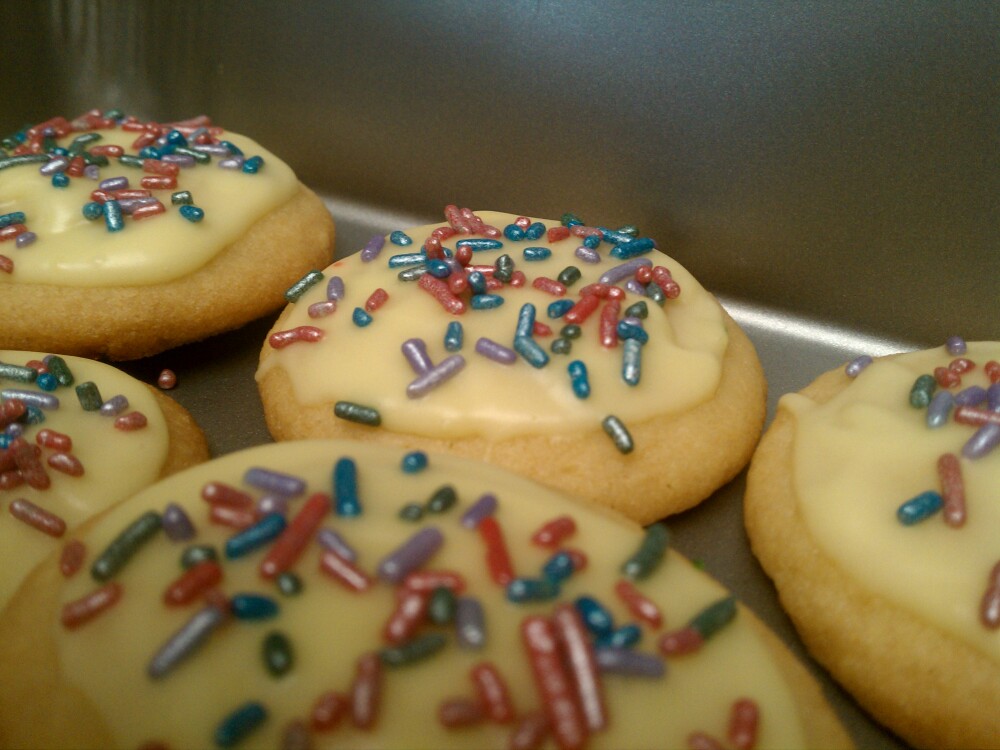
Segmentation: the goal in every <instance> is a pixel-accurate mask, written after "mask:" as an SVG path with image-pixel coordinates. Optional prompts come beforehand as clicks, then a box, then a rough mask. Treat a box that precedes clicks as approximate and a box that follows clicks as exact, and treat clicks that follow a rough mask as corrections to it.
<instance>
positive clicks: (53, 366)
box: [45, 354, 73, 386]
mask: <svg viewBox="0 0 1000 750" xmlns="http://www.w3.org/2000/svg"><path fill="white" fill-rule="evenodd" d="M45 364H46V366H47V367H48V368H49V372H50V373H51V374H52V375H55V376H56V381H58V383H59V385H62V386H70V385H73V373H72V372H70V369H69V366H68V365H67V364H66V360H64V359H63V358H62V357H59V356H56V355H54V354H53V355H51V356H48V357H46V358H45Z"/></svg>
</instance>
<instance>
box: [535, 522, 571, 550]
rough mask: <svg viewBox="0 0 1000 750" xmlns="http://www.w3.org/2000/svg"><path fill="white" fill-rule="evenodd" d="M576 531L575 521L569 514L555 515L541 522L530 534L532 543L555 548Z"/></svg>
mask: <svg viewBox="0 0 1000 750" xmlns="http://www.w3.org/2000/svg"><path fill="white" fill-rule="evenodd" d="M574 533H576V521H574V520H573V518H572V517H570V516H557V517H556V518H553V519H551V520H549V521H546V522H545V523H544V524H542V525H541V526H540V527H539V528H538V529H537V530H536V531H535V532H534V533H533V534H532V535H531V542H532V544H537V545H538V546H540V547H549V548H555V547H558V546H559V545H560V544H562V543H563V541H565V540H566V539H568V538H569V537H570V536H572V535H573V534H574Z"/></svg>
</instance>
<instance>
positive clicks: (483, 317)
mask: <svg viewBox="0 0 1000 750" xmlns="http://www.w3.org/2000/svg"><path fill="white" fill-rule="evenodd" d="M477 215H478V216H479V217H480V218H481V219H482V220H483V221H484V222H485V223H486V224H487V225H492V226H494V227H496V228H498V229H503V228H504V227H506V226H507V225H510V224H511V223H513V222H515V220H516V219H517V218H518V217H517V216H515V215H512V214H503V213H496V212H478V213H477ZM529 220H530V221H531V222H533V223H534V222H539V223H541V224H543V225H544V227H545V230H546V232H547V231H548V230H549V229H551V228H553V227H559V226H560V222H558V221H548V220H541V219H534V218H531V219H529ZM446 226H448V225H447V224H431V225H427V226H421V227H417V228H414V229H409V230H406V232H405V233H404V234H405V236H406V237H407V238H409V239H410V240H411V241H412V244H409V245H398V244H394V243H393V242H392V239H391V238H392V235H388V236H387V238H386V241H385V244H384V246H383V248H382V250H381V254H380V255H379V256H378V257H377V258H375V259H374V260H370V261H367V262H366V261H365V260H363V258H362V254H361V253H356V254H354V255H351V256H349V257H347V258H344V259H341V260H338V261H336V262H334V263H333V264H332V265H331V266H329V267H328V268H326V269H325V270H324V271H323V279H322V280H321V281H319V282H318V283H315V284H314V285H313V286H311V287H310V288H309V289H308V290H307V291H306V292H305V293H304V294H303V295H302V296H301V297H300V298H299V299H298V300H297V301H296V302H295V303H294V304H293V305H290V306H289V308H288V309H287V310H286V312H285V313H284V314H283V316H282V317H281V318H280V319H279V321H278V323H277V324H276V326H275V332H279V331H288V330H292V329H295V328H297V327H302V326H311V327H312V328H314V329H318V330H319V331H321V332H322V334H321V335H322V338H321V339H320V340H318V341H314V342H309V341H298V342H295V343H292V344H289V345H287V346H284V347H282V348H279V349H274V348H273V347H271V346H270V345H265V347H264V351H263V352H262V355H261V364H260V368H259V370H258V378H260V377H263V376H264V375H265V374H266V373H267V372H269V371H270V370H272V369H274V368H280V369H282V370H283V371H284V372H285V373H287V375H288V376H289V379H290V380H291V384H292V388H293V391H294V394H295V398H296V400H297V401H298V402H299V403H300V404H304V405H316V404H326V403H332V402H335V401H341V400H342V401H348V402H354V403H359V404H363V405H365V406H368V407H371V408H374V409H376V410H377V411H378V413H379V414H380V416H381V423H382V427H383V428H384V429H389V430H392V431H399V432H407V433H413V434H417V435H442V434H444V435H448V436H454V437H461V436H468V435H478V436H494V437H505V436H510V435H518V434H546V433H549V434H551V433H557V432H566V431H574V430H578V429H593V428H595V427H596V426H597V425H599V424H600V422H601V420H603V419H604V418H605V417H606V416H608V415H609V414H614V415H615V416H617V417H618V418H619V419H620V420H622V421H623V422H624V423H625V424H626V425H627V424H628V423H629V422H630V421H637V420H643V419H648V418H649V417H650V416H652V415H670V414H676V413H679V412H682V411H684V410H687V409H690V408H691V407H693V406H696V405H698V404H699V403H702V402H704V401H706V400H708V399H710V398H711V397H712V395H713V394H714V393H715V390H716V388H717V387H718V384H719V380H720V375H721V362H722V357H723V355H724V353H725V350H726V346H727V343H728V337H727V334H726V331H725V327H724V321H723V312H722V310H721V308H720V307H719V305H718V303H717V302H716V301H715V299H714V298H713V297H712V296H711V295H710V294H709V293H708V292H707V291H705V289H704V288H703V287H702V286H701V285H700V284H699V283H698V282H697V280H696V279H695V278H694V277H693V276H692V275H691V274H690V273H689V272H688V271H687V270H685V269H684V268H683V267H682V266H681V265H680V264H679V263H678V262H677V261H676V260H674V259H672V258H670V257H668V256H667V255H665V254H663V253H661V252H659V251H658V250H655V249H654V250H652V251H651V252H650V253H648V254H646V255H642V256H639V257H640V258H642V259H644V262H646V263H647V264H648V265H650V266H662V267H665V268H666V269H668V270H669V272H670V274H671V275H672V277H673V279H674V280H675V281H676V282H677V283H678V284H679V286H680V289H681V292H680V295H679V296H678V297H676V298H674V299H667V300H666V301H665V303H664V304H662V306H661V305H660V304H657V303H656V302H654V301H653V300H652V299H651V298H649V297H647V296H644V293H643V290H642V289H641V288H637V287H635V286H634V285H626V282H627V281H628V280H629V279H630V278H631V277H628V279H622V280H619V281H616V282H614V283H613V285H617V286H618V288H619V290H621V291H624V295H623V297H622V298H621V299H620V302H619V313H618V314H617V316H616V322H617V320H620V319H622V318H624V317H625V311H626V310H627V309H628V308H629V307H630V306H631V305H633V304H634V303H636V302H640V301H644V302H645V303H646V308H647V311H648V317H646V318H645V319H643V320H641V322H640V325H641V327H642V328H643V329H644V330H645V332H646V334H647V335H648V342H647V343H645V344H644V345H643V346H642V347H641V355H640V356H641V363H640V378H639V382H638V383H637V384H634V385H630V384H629V383H627V382H626V381H625V379H624V377H623V357H624V355H623V352H624V350H625V345H624V343H623V341H622V340H619V341H617V343H615V344H614V345H612V346H611V347H607V346H604V345H603V344H602V343H601V341H600V325H601V323H600V318H601V314H602V309H603V305H604V304H605V303H606V302H607V300H606V299H602V300H601V302H600V306H599V307H598V308H597V310H596V311H595V312H593V314H591V315H590V316H589V317H588V318H587V319H586V320H585V321H584V322H583V323H582V324H581V326H580V327H581V329H582V330H581V335H580V337H579V338H577V339H573V340H572V341H571V344H570V346H571V350H570V352H569V353H567V354H556V353H552V351H551V349H550V347H551V345H552V342H553V341H554V340H555V339H556V338H558V337H560V331H561V329H562V328H563V326H564V325H566V321H565V319H563V318H561V317H550V315H549V313H548V310H549V305H550V304H551V303H553V302H557V301H560V300H563V301H564V300H570V301H579V300H580V299H581V298H582V295H581V293H580V291H579V290H581V289H583V288H584V287H586V286H588V285H591V284H593V283H595V282H597V281H598V280H599V279H600V277H601V276H602V275H603V274H605V273H607V272H608V271H611V270H612V269H614V268H615V267H617V266H618V265H620V264H621V263H623V262H627V261H625V260H616V259H615V258H614V257H612V256H611V254H610V249H611V248H612V247H613V243H610V242H604V243H602V244H601V246H600V247H599V248H598V249H597V251H595V253H594V254H593V257H596V259H597V262H584V261H583V260H581V259H580V258H579V257H577V256H576V254H575V251H576V249H577V248H578V247H580V246H581V244H582V239H581V237H578V236H573V235H571V236H569V237H566V238H564V239H557V240H556V241H549V239H548V237H547V235H543V236H541V237H540V238H539V239H537V240H519V241H512V240H509V239H507V238H505V237H501V238H500V241H501V242H502V243H503V245H502V247H500V248H498V249H490V250H480V251H476V252H474V253H473V255H472V259H471V266H483V265H487V266H493V265H495V264H496V263H497V261H498V258H500V257H501V256H503V255H504V254H506V255H508V256H509V257H510V258H511V259H512V260H513V262H514V267H515V270H516V271H520V272H523V274H524V283H523V285H521V286H514V285H512V284H506V285H504V286H503V287H502V288H501V289H499V290H491V291H490V292H489V293H491V294H495V295H496V296H498V297H500V298H501V299H502V303H501V304H500V305H499V306H498V307H494V308H492V309H472V307H471V300H472V297H471V295H470V293H469V292H463V293H461V294H460V295H459V297H460V298H461V299H462V300H463V301H464V302H465V303H466V305H467V307H469V309H467V310H466V311H465V312H464V313H463V314H458V315H452V314H450V313H449V312H447V311H445V309H444V308H443V307H442V305H441V304H440V303H439V302H438V300H436V299H435V298H434V297H433V296H432V295H431V294H429V293H428V292H427V291H426V290H424V289H422V288H420V286H419V284H418V282H417V281H402V280H400V278H399V272H400V271H401V270H405V267H397V266H393V265H392V262H391V261H390V259H391V258H393V257H394V256H396V255H403V254H407V253H416V252H419V251H420V249H421V246H422V244H423V243H424V241H425V240H426V239H427V238H428V237H429V236H430V235H431V233H432V232H433V231H434V230H435V229H437V228H439V227H446ZM473 238H474V237H473ZM463 239H470V235H467V234H459V235H456V236H454V237H450V238H448V239H445V240H444V241H443V242H442V244H443V245H444V247H445V248H449V249H450V250H454V249H455V248H456V247H457V243H459V242H460V241H461V240H463ZM527 248H542V249H543V250H545V251H551V254H550V255H548V257H545V258H543V259H539V260H528V259H527V257H528V255H527V254H526V249H527ZM543 254H544V253H543ZM471 266H470V267H471ZM569 266H573V267H575V268H577V269H578V270H579V271H580V274H581V275H580V278H579V280H578V281H575V282H572V283H571V284H568V285H567V290H566V293H565V295H563V296H555V295H553V294H551V293H548V292H545V291H542V290H540V289H539V288H536V287H535V285H534V284H535V281H536V280H537V279H539V278H544V279H550V280H555V279H558V278H559V276H560V273H561V272H562V271H563V270H564V269H566V268H567V267H569ZM334 277H339V278H340V279H341V280H342V281H343V284H344V294H343V297H342V298H339V299H337V300H336V310H335V311H334V312H332V313H331V314H328V315H326V316H324V317H310V314H309V308H310V306H312V305H314V304H316V303H321V302H324V301H326V300H327V286H328V284H329V283H330V279H332V278H334ZM378 289H382V290H384V291H385V292H386V293H387V298H386V299H385V301H384V302H383V303H382V304H381V306H379V307H378V308H377V309H375V310H374V311H372V312H370V314H369V315H370V318H371V320H370V322H369V323H368V324H367V325H364V326H359V325H357V324H356V323H355V321H354V312H353V311H354V310H355V309H356V308H361V309H362V310H364V308H365V303H366V301H367V300H368V299H369V297H370V296H371V295H372V293H373V292H375V291H376V290H378ZM526 305H532V306H533V307H534V314H535V320H536V322H537V323H542V324H545V325H546V326H548V327H550V328H551V329H552V333H551V335H545V334H537V333H536V335H535V336H534V341H535V342H536V343H537V344H538V345H539V346H540V347H542V348H543V349H544V351H545V353H546V355H547V357H548V362H547V364H546V365H544V366H542V367H537V366H533V365H532V364H529V362H528V361H527V360H526V359H525V358H523V357H521V356H516V358H515V359H514V361H513V362H512V363H510V364H502V363H499V362H496V361H494V360H493V359H490V358H488V357H487V356H484V355H483V354H480V353H478V352H477V351H476V344H477V342H478V341H479V340H480V339H481V338H485V339H488V340H489V341H492V342H495V343H497V344H500V345H502V346H503V347H506V348H508V349H513V347H514V343H515V342H514V338H515V330H516V328H517V325H518V319H519V316H520V314H521V312H522V310H523V309H524V307H525V306H526ZM449 323H460V324H461V326H462V333H463V344H462V348H461V350H459V351H457V352H456V351H454V350H449V349H448V348H447V347H446V345H445V335H446V332H447V328H448V325H449ZM412 339H419V340H422V341H423V342H424V343H425V344H426V349H427V354H428V356H429V359H430V361H431V363H432V364H434V365H438V364H440V363H441V362H442V361H444V360H445V359H446V358H448V357H452V356H460V357H462V359H464V367H463V368H462V369H461V371H460V372H458V373H457V374H455V375H454V376H453V377H451V378H450V379H449V380H448V381H447V382H445V383H443V384H442V385H441V386H439V387H437V388H434V389H432V390H430V391H429V392H427V393H425V394H424V395H421V396H419V397H411V396H410V395H408V392H407V387H408V385H409V384H410V383H411V382H412V381H414V380H415V379H416V377H417V373H415V371H414V369H413V368H412V367H411V365H410V364H409V363H408V361H407V358H406V357H405V356H404V355H403V353H402V351H401V347H402V345H403V344H404V342H406V341H409V340H412ZM573 361H581V362H583V363H584V364H585V366H586V369H587V377H588V379H589V384H590V395H589V397H587V398H580V397H578V396H577V395H576V394H575V392H574V390H573V388H572V384H571V377H570V375H569V374H568V373H567V366H568V364H569V363H570V362H573Z"/></svg>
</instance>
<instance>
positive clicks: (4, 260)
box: [0, 255, 14, 273]
mask: <svg viewBox="0 0 1000 750" xmlns="http://www.w3.org/2000/svg"><path fill="white" fill-rule="evenodd" d="M0 271H3V272H4V273H14V261H12V260H11V259H10V258H8V257H7V256H6V255H0Z"/></svg>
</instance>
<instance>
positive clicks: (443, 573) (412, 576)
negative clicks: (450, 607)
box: [403, 570, 465, 594]
mask: <svg viewBox="0 0 1000 750" xmlns="http://www.w3.org/2000/svg"><path fill="white" fill-rule="evenodd" d="M403 587H404V588H407V589H410V590H412V591H422V592H425V593H430V592H432V591H434V589H441V588H444V589H448V590H449V591H451V592H452V593H453V594H460V593H462V592H463V591H465V578H464V577H463V576H462V574H461V573H457V572H456V571H454V570H415V571H413V572H412V573H409V574H408V575H407V576H406V578H404V579H403Z"/></svg>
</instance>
